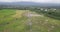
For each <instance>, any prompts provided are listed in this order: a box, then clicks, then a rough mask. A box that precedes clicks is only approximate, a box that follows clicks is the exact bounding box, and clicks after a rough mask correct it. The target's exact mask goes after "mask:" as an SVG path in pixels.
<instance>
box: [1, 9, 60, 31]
mask: <svg viewBox="0 0 60 32" xmlns="http://www.w3.org/2000/svg"><path fill="white" fill-rule="evenodd" d="M0 32H60V20H57V19H53V18H49V17H46V16H44V15H43V14H37V13H36V12H31V11H29V10H14V9H3V10H0Z"/></svg>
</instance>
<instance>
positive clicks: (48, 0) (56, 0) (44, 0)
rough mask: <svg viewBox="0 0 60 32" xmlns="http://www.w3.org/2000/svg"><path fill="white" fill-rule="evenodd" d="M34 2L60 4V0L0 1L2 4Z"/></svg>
mask: <svg viewBox="0 0 60 32" xmlns="http://www.w3.org/2000/svg"><path fill="white" fill-rule="evenodd" d="M17 1H32V2H42V3H60V0H0V2H17Z"/></svg>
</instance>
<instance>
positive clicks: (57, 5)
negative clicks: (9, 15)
mask: <svg viewBox="0 0 60 32" xmlns="http://www.w3.org/2000/svg"><path fill="white" fill-rule="evenodd" d="M0 5H23V6H26V5H27V6H40V7H60V4H57V3H36V2H24V1H22V2H0Z"/></svg>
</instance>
